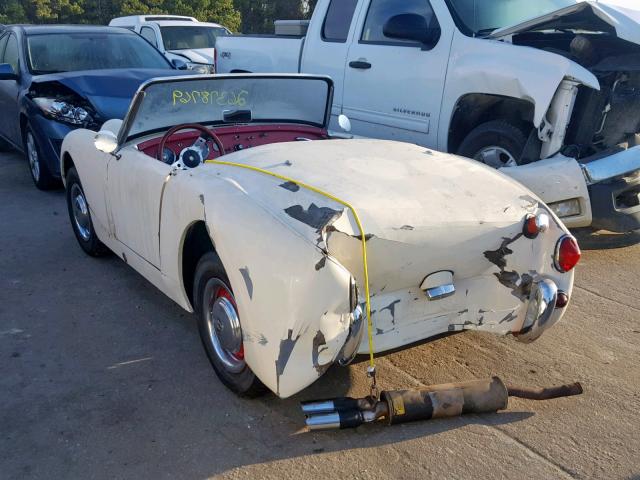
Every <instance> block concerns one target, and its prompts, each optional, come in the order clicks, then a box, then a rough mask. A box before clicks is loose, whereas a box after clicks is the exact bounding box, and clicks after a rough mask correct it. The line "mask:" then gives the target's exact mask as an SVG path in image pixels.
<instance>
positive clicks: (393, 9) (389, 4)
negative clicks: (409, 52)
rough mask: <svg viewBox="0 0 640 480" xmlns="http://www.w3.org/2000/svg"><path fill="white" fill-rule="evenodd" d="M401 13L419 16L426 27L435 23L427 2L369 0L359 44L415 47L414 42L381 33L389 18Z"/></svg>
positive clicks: (421, 0)
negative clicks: (423, 19)
mask: <svg viewBox="0 0 640 480" xmlns="http://www.w3.org/2000/svg"><path fill="white" fill-rule="evenodd" d="M403 13H415V14H418V15H421V16H423V17H424V18H425V20H426V21H427V25H431V22H433V21H434V20H435V21H436V22H437V19H436V18H435V13H433V9H432V8H431V4H430V3H429V0H403V1H402V2H397V1H395V0H371V4H370V5H369V11H368V12H367V19H366V21H365V23H364V28H363V30H362V37H361V38H360V42H361V43H378V44H383V45H407V46H415V45H416V43H415V42H414V41H411V40H401V39H398V38H389V37H386V36H385V35H384V33H383V29H384V25H385V23H387V22H388V21H389V19H391V17H395V16H396V15H402V14H403Z"/></svg>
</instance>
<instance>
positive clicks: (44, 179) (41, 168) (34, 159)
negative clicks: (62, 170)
mask: <svg viewBox="0 0 640 480" xmlns="http://www.w3.org/2000/svg"><path fill="white" fill-rule="evenodd" d="M24 151H25V152H26V154H27V161H28V162H29V171H30V172H31V178H32V179H33V183H35V184H36V187H38V188H39V189H40V190H52V189H54V188H59V187H60V181H59V180H57V179H56V178H55V177H54V176H53V175H51V172H50V171H49V167H48V166H47V164H46V162H45V161H44V158H43V156H42V149H41V148H40V147H39V146H38V141H37V140H36V137H35V135H34V134H33V131H32V130H31V127H29V126H27V129H26V131H25V134H24Z"/></svg>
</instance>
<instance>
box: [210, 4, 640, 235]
mask: <svg viewBox="0 0 640 480" xmlns="http://www.w3.org/2000/svg"><path fill="white" fill-rule="evenodd" d="M507 3H508V5H507ZM218 52H219V65H218V67H219V69H218V71H219V72H221V73H228V72H256V73H258V72H259V73H262V72H285V71H298V72H302V73H313V74H325V75H329V76H331V77H332V78H333V80H334V82H335V97H334V102H333V109H332V128H334V129H336V130H337V129H338V117H339V116H340V115H342V114H343V115H346V116H347V117H349V119H350V121H351V126H352V130H351V132H352V133H353V134H356V135H359V136H367V137H377V138H384V139H393V140H402V141H406V142H411V143H416V144H419V145H423V146H425V147H429V148H434V149H437V150H440V151H443V152H449V153H457V154H460V155H462V156H466V157H469V158H473V159H475V160H478V161H481V162H483V163H485V164H487V165H489V166H492V167H494V168H498V169H501V170H503V172H504V173H506V174H508V175H511V176H512V177H514V178H516V179H517V180H519V181H521V182H522V183H524V184H525V185H527V186H528V187H529V188H530V189H531V190H533V191H534V192H536V193H537V194H538V195H540V196H541V197H542V198H543V199H544V200H545V201H546V202H547V203H548V204H549V205H550V206H551V208H553V209H554V211H555V212H556V213H557V214H558V216H560V217H561V218H562V219H563V220H564V221H565V223H566V224H567V225H568V226H570V227H587V226H592V227H594V228H596V229H606V230H611V231H616V232H626V231H630V230H635V229H639V228H640V147H637V146H636V145H637V143H638V139H639V138H640V137H638V136H637V133H638V132H640V114H639V113H638V111H640V93H639V92H640V71H639V70H638V69H637V67H636V66H637V64H639V63H640V13H639V12H634V11H632V10H628V9H624V8H620V7H613V6H609V5H605V4H601V3H597V2H592V1H584V2H580V1H578V0H541V1H536V2H531V1H530V0H513V1H510V2H504V1H499V0H488V1H485V2H474V1H471V0H406V1H403V2H394V1H390V0H319V1H318V4H317V6H316V9H315V11H314V13H313V16H312V19H311V22H310V24H309V26H308V30H307V32H306V35H304V36H274V37H272V38H265V37H264V36H261V37H252V36H231V37H226V38H224V39H221V41H220V42H219V44H218ZM636 102H638V103H637V107H638V108H636V107H634V105H636ZM625 112H626V113H625Z"/></svg>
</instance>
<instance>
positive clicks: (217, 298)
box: [193, 252, 266, 398]
mask: <svg viewBox="0 0 640 480" xmlns="http://www.w3.org/2000/svg"><path fill="white" fill-rule="evenodd" d="M229 285H230V284H229V279H228V278H227V274H226V273H225V271H224V267H223V266H222V262H221V261H220V257H218V255H217V254H216V253H215V252H209V253H207V254H205V255H203V257H202V258H201V259H200V261H199V262H198V266H197V267H196V273H195V277H194V282H193V289H194V291H193V298H194V303H195V310H196V315H197V316H198V330H199V331H200V339H201V340H202V344H203V345H204V349H205V351H206V352H207V357H209V361H210V362H211V365H212V366H213V369H214V370H215V372H216V374H217V375H218V378H219V379H220V381H221V382H222V383H223V384H224V385H226V386H227V388H229V390H231V391H233V392H235V393H236V394H237V395H239V396H241V397H247V398H255V397H258V396H260V395H262V394H264V393H265V392H266V387H265V386H264V385H263V384H262V382H261V381H260V380H258V377H256V376H255V374H254V373H253V372H252V371H251V369H250V368H249V366H248V365H247V363H246V362H245V360H244V346H243V339H242V327H241V325H240V318H239V315H238V308H237V305H236V300H235V297H234V296H233V292H232V291H231V287H229Z"/></svg>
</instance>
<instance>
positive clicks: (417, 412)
mask: <svg viewBox="0 0 640 480" xmlns="http://www.w3.org/2000/svg"><path fill="white" fill-rule="evenodd" d="M580 394H582V386H581V385H580V384H579V383H575V384H573V385H563V386H560V387H552V388H540V389H534V388H526V387H525V388H523V387H507V386H506V385H505V384H504V383H503V382H502V380H500V379H499V378H498V377H493V378H491V379H489V380H477V381H472V382H464V383H449V384H444V385H433V386H430V387H426V388H422V389H418V390H395V391H385V392H382V394H381V396H380V400H377V399H375V398H373V397H367V398H361V399H356V398H335V399H331V400H323V401H312V402H304V403H303V404H302V412H303V413H304V414H305V416H306V424H307V427H308V428H309V429H310V430H331V429H346V428H356V427H359V426H360V425H363V424H365V423H373V422H376V421H379V420H382V419H383V418H384V419H385V420H386V423H387V424H388V425H397V424H401V423H408V422H416V421H421V420H431V419H433V418H448V417H457V416H460V415H466V414H471V413H496V412H499V411H501V410H506V408H507V406H508V404H509V397H519V398H526V399H530V400H550V399H553V398H560V397H569V396H573V395H580Z"/></svg>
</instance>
